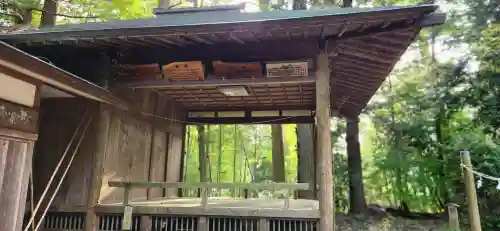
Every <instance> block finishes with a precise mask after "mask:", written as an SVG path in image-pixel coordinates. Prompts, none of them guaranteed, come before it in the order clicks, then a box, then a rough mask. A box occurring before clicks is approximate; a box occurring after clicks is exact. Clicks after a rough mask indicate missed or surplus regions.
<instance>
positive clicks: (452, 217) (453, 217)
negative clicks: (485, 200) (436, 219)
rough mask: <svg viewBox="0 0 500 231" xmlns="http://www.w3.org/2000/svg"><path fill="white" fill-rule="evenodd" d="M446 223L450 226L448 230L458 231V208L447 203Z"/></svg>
mask: <svg viewBox="0 0 500 231" xmlns="http://www.w3.org/2000/svg"><path fill="white" fill-rule="evenodd" d="M446 205H447V206H448V221H449V224H450V229H451V230H453V231H460V223H459V221H458V210H457V208H458V207H460V206H458V205H457V204H453V203H448V204H446Z"/></svg>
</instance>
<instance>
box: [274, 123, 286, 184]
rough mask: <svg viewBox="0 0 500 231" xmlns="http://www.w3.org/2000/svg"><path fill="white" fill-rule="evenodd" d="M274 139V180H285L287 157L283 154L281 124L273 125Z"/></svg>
mask: <svg viewBox="0 0 500 231" xmlns="http://www.w3.org/2000/svg"><path fill="white" fill-rule="evenodd" d="M271 135H272V139H273V150H272V151H273V154H272V156H273V181H274V182H285V157H284V155H283V129H282V127H281V125H280V124H273V125H271Z"/></svg>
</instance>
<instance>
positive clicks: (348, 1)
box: [342, 0, 352, 7]
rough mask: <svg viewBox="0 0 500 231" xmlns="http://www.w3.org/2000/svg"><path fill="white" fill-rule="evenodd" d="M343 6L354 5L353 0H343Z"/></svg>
mask: <svg viewBox="0 0 500 231" xmlns="http://www.w3.org/2000/svg"><path fill="white" fill-rule="evenodd" d="M342 7H352V0H343V1H342Z"/></svg>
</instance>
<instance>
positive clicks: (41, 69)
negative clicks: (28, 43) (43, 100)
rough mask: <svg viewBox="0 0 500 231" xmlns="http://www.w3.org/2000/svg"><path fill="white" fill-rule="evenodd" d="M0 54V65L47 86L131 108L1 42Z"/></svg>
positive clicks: (116, 98) (108, 94) (86, 83)
mask: <svg viewBox="0 0 500 231" xmlns="http://www.w3.org/2000/svg"><path fill="white" fill-rule="evenodd" d="M0 54H2V57H1V58H0V65H2V66H5V67H7V68H10V69H13V70H15V71H17V72H20V73H23V74H25V75H27V76H30V77H32V78H34V79H37V80H39V81H41V82H42V83H44V84H46V85H49V86H51V87H54V88H56V89H59V90H62V91H65V92H67V93H70V94H73V95H76V96H82V97H85V98H88V99H93V100H97V101H101V102H105V103H109V104H113V105H116V106H119V107H121V108H124V109H127V108H128V106H129V105H128V103H127V102H125V101H123V100H122V99H120V98H118V97H117V96H115V95H114V94H113V93H111V92H109V91H107V90H106V89H103V88H101V87H99V86H97V85H95V84H92V83H90V82H88V81H86V80H84V79H81V78H79V77H78V76H75V75H73V74H71V73H69V72H66V71H64V70H62V69H60V68H58V67H56V66H54V65H51V64H49V63H46V62H44V61H42V60H39V59H37V58H35V57H33V56H31V55H29V54H27V53H25V52H23V51H21V50H18V49H16V48H14V47H11V46H10V45H8V44H5V43H4V42H1V41H0Z"/></svg>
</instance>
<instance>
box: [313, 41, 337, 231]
mask: <svg viewBox="0 0 500 231" xmlns="http://www.w3.org/2000/svg"><path fill="white" fill-rule="evenodd" d="M325 45H326V44H325ZM316 74H317V76H316V78H317V79H316V124H317V136H316V137H317V145H318V147H317V148H318V149H317V151H318V166H317V167H318V169H319V171H320V176H319V180H320V182H319V185H320V187H319V213H320V220H319V230H318V231H331V230H334V224H335V223H334V220H333V219H334V214H333V208H334V206H333V203H334V201H333V174H332V165H333V159H332V144H331V131H330V90H331V89H330V67H329V60H328V53H327V52H326V46H322V47H320V49H319V53H318V55H317V56H316Z"/></svg>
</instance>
